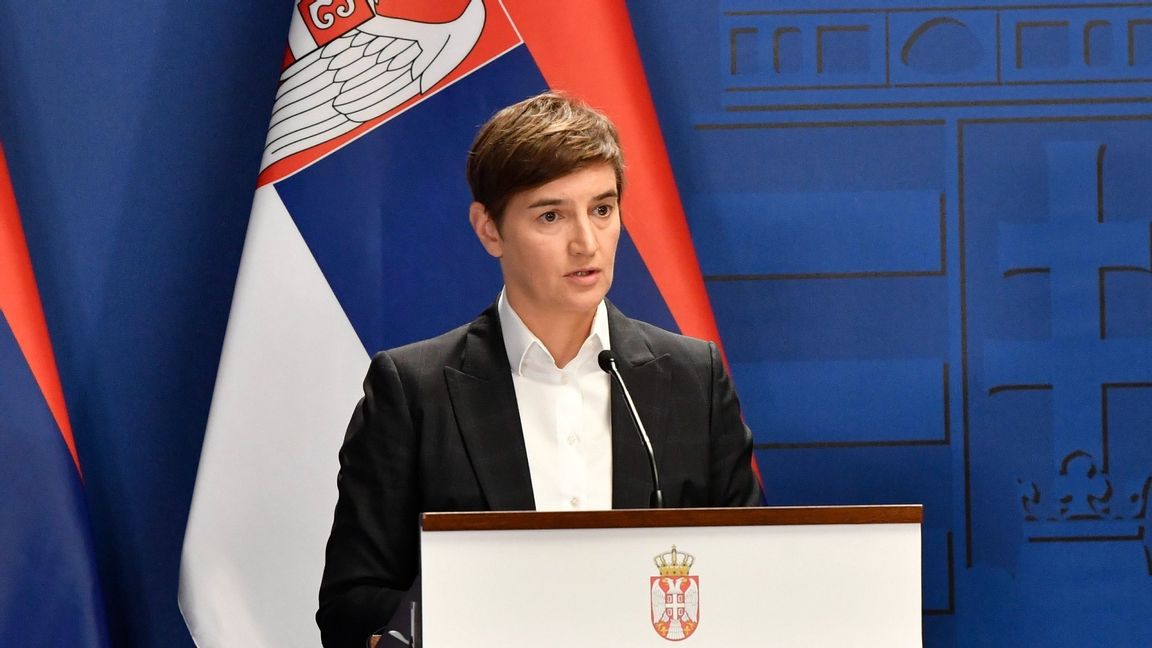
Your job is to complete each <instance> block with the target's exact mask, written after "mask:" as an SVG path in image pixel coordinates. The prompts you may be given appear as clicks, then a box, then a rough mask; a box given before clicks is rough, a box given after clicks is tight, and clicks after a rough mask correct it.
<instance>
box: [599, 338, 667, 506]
mask: <svg viewBox="0 0 1152 648" xmlns="http://www.w3.org/2000/svg"><path fill="white" fill-rule="evenodd" d="M596 360H597V361H599V362H600V368H601V369H603V370H604V372H605V373H607V374H608V375H609V376H612V380H613V382H615V383H616V384H617V385H619V386H620V392H621V393H622V394H624V405H625V406H626V408H627V409H628V416H629V417H631V419H632V425H634V426H635V427H636V433H637V434H639V435H640V442H641V443H643V444H644V450H645V451H647V453H648V467H649V468H651V469H652V498H651V500H650V501H649V506H651V507H652V508H664V493H662V492H661V491H660V473H659V472H657V470H656V453H654V452H652V440H651V439H649V438H648V431H647V430H645V429H644V423H642V422H641V421H640V414H639V413H638V412H637V411H636V403H633V402H632V394H630V393H628V387H627V386H626V385H625V384H624V377H623V376H621V375H620V370H619V369H617V368H616V354H614V353H612V350H611V349H604V350H603V351H601V352H600V355H599V356H597V358H596Z"/></svg>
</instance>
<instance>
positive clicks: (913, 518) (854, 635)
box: [421, 506, 922, 648]
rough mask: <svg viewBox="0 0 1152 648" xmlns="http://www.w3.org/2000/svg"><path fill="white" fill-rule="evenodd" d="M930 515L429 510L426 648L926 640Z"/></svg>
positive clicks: (914, 509)
mask: <svg viewBox="0 0 1152 648" xmlns="http://www.w3.org/2000/svg"><path fill="white" fill-rule="evenodd" d="M921 521H922V509H921V507H920V506H852V507H817V508H743V509H664V510H636V511H595V512H562V513H550V512H515V513H428V514H425V515H424V518H423V528H422V532H421V572H422V580H423V603H422V617H423V623H422V626H423V630H422V635H423V636H422V637H421V646H422V647H423V648H445V647H453V648H458V647H461V646H468V647H486V646H492V647H497V646H499V647H502V648H503V647H520V646H523V647H532V648H538V647H540V646H549V647H552V648H566V647H569V646H571V647H577V646H579V647H580V648H586V647H587V646H622V647H627V648H637V647H645V646H652V647H654V648H657V647H666V648H670V646H672V645H673V644H679V645H683V646H693V647H695V648H706V647H713V646H724V647H726V648H731V647H733V646H773V647H774V648H784V647H791V646H797V647H799V646H803V647H804V648H813V647H820V646H854V647H858V646H876V647H883V648H900V647H912V646H921V645H922V641H921V625H920V615H921V612H920V610H921V604H920V525H921ZM669 642H672V643H669Z"/></svg>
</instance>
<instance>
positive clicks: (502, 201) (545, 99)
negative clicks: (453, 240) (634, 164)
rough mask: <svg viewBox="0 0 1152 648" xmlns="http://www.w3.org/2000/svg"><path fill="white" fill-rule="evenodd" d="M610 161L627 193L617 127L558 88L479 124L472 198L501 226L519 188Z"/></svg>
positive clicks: (471, 159) (471, 161) (619, 188)
mask: <svg viewBox="0 0 1152 648" xmlns="http://www.w3.org/2000/svg"><path fill="white" fill-rule="evenodd" d="M599 162H607V163H609V164H611V165H612V167H613V169H614V170H615V171H616V192H617V193H618V194H620V193H622V192H623V191H624V156H623V154H622V153H621V150H620V137H619V135H617V133H616V127H615V126H613V125H612V122H611V121H609V119H608V118H607V117H605V116H604V115H603V114H602V113H600V112H599V111H597V110H595V109H594V108H592V107H590V106H588V105H587V104H585V103H583V102H581V101H578V100H576V99H573V98H571V97H569V96H567V95H565V94H562V93H558V92H545V93H543V94H539V95H536V96H535V97H529V98H527V99H525V100H523V101H520V102H518V103H515V104H512V105H511V106H508V107H507V108H504V109H502V110H500V111H499V112H497V113H496V114H495V115H493V116H492V118H491V119H489V120H488V122H487V123H486V124H484V125H483V126H481V127H480V131H479V132H478V133H477V134H476V139H475V140H473V142H472V148H471V149H470V150H469V151H468V185H469V187H471V189H472V199H473V200H475V201H476V202H478V203H480V204H481V205H484V208H485V209H486V210H488V214H489V217H490V218H492V220H494V221H495V222H496V224H497V225H499V224H500V221H501V218H502V217H503V215H504V208H505V207H507V206H508V201H509V200H510V199H511V198H512V196H513V195H514V194H516V193H517V192H520V191H523V190H525V189H531V188H533V187H538V186H540V185H542V184H545V183H548V182H551V181H553V180H555V179H556V178H559V177H562V176H565V175H568V174H569V173H572V172H573V171H577V170H579V169H581V168H583V167H586V166H588V165H590V164H596V163H599Z"/></svg>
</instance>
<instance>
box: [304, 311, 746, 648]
mask: <svg viewBox="0 0 1152 648" xmlns="http://www.w3.org/2000/svg"><path fill="white" fill-rule="evenodd" d="M608 331H609V336H610V337H611V343H612V348H613V351H614V352H615V353H616V358H617V364H618V365H619V367H620V373H621V374H622V375H623V376H624V381H625V383H626V384H627V385H628V389H629V390H630V391H631V393H632V398H633V400H634V401H635V403H636V408H637V409H638V410H639V413H640V418H641V420H643V421H644V425H645V427H646V428H647V430H648V433H649V435H650V436H651V438H652V447H653V450H654V451H655V454H656V463H657V466H658V467H659V470H660V485H661V489H662V490H663V492H664V502H665V506H668V507H700V506H755V505H756V504H757V503H758V502H759V498H760V491H759V487H758V486H757V483H756V480H755V478H754V477H753V475H752V470H751V453H752V438H751V434H750V433H749V431H748V428H747V427H745V425H744V423H743V421H742V420H741V416H740V404H739V402H738V400H737V398H736V393H735V391H733V389H732V385H731V382H730V381H729V378H728V374H727V372H726V371H725V369H724V366H723V364H722V363H721V360H720V354H719V352H718V351H717V349H716V345H715V344H713V343H711V342H705V341H702V340H696V339H692V338H688V337H684V336H681V335H676V334H674V333H669V332H668V331H665V330H663V329H660V328H657V327H655V326H652V325H650V324H645V323H643V322H639V321H636V320H632V319H629V318H627V317H625V316H624V315H622V314H621V313H620V311H618V310H617V309H616V308H615V307H614V306H612V305H611V304H608ZM337 483H338V486H339V491H340V496H339V500H338V502H337V504H336V513H335V519H334V522H333V524H332V534H331V536H330V537H329V539H328V548H327V553H326V561H325V565H324V577H323V581H322V582H321V586H320V609H319V611H318V612H317V614H316V622H317V624H318V625H319V626H320V632H321V636H322V638H323V643H324V645H325V646H326V647H328V648H334V647H337V646H339V647H344V646H347V647H349V648H361V647H362V646H363V645H364V641H365V639H366V638H367V636H368V635H369V634H371V633H372V632H373V631H374V630H377V629H378V628H380V627H381V626H382V625H384V624H385V623H387V622H388V620H389V618H390V617H391V615H392V613H393V611H394V610H395V609H396V606H397V605H398V604H399V601H400V597H401V596H402V595H403V592H404V591H405V590H407V589H408V588H409V587H410V586H411V584H412V582H413V580H414V579H415V578H416V576H417V573H418V571H419V517H420V514H421V513H422V512H424V511H489V510H492V511H516V510H533V509H535V508H536V506H535V502H534V500H533V495H532V480H531V476H530V474H529V471H528V456H527V452H526V451H525V448H524V436H523V432H522V430H521V427H520V415H519V410H518V408H517V405H516V391H515V388H514V387H513V383H512V370H511V368H510V366H509V364H508V354H507V352H506V351H505V348H504V339H503V335H502V333H501V330H500V318H499V316H498V314H497V309H496V306H495V305H493V306H491V307H489V308H488V309H487V310H486V311H484V313H483V314H482V315H480V317H479V318H477V319H476V320H474V321H473V322H472V323H470V324H467V325H465V326H461V327H459V328H457V329H455V330H453V331H449V332H448V333H445V334H444V335H441V336H439V337H436V338H433V339H430V340H424V341H422V342H417V343H415V344H410V345H407V346H404V347H400V348H397V349H392V350H389V351H382V352H380V353H378V354H376V356H375V357H374V358H373V359H372V364H371V366H370V367H369V369H368V376H367V378H365V380H364V398H363V399H362V400H361V401H360V403H359V405H357V407H356V411H355V413H354V414H353V416H352V421H351V423H350V424H349V426H348V432H347V434H346V435H345V437H344V445H343V447H342V448H341V450H340V475H339V477H338V479H337ZM651 491H652V482H651V477H650V475H649V467H648V459H647V456H646V454H645V452H644V450H643V447H642V445H641V442H640V440H639V438H638V437H637V434H636V432H635V430H634V428H633V427H632V423H631V421H629V419H628V413H627V410H626V409H625V406H624V404H623V399H622V398H621V396H620V394H619V390H618V389H616V388H613V389H612V507H613V508H645V507H647V506H648V502H649V496H650V494H651Z"/></svg>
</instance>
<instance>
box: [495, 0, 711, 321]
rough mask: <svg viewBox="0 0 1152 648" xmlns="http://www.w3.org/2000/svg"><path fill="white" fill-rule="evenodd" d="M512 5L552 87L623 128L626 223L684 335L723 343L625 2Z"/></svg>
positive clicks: (516, 1)
mask: <svg viewBox="0 0 1152 648" xmlns="http://www.w3.org/2000/svg"><path fill="white" fill-rule="evenodd" d="M504 4H505V6H506V7H507V8H508V11H509V13H510V15H511V16H512V22H513V23H514V24H515V25H516V28H517V29H518V30H519V32H520V35H521V37H522V38H523V39H524V42H525V44H526V45H527V46H528V49H529V51H530V52H531V53H532V57H533V58H534V59H535V60H536V64H537V65H538V66H539V67H540V71H541V73H542V74H543V75H544V78H545V80H547V81H548V85H549V86H551V87H553V88H556V89H559V90H564V91H567V92H570V93H571V94H573V95H574V96H577V97H580V98H581V99H583V100H585V101H587V102H588V103H589V104H591V105H593V106H595V107H596V108H598V109H600V110H602V111H604V112H605V113H606V114H608V116H609V117H611V119H612V121H614V122H615V123H616V125H617V126H618V127H619V128H620V137H621V139H622V143H623V146H624V157H625V161H626V163H627V165H628V172H627V174H628V185H627V188H626V190H625V194H624V202H623V205H622V209H623V214H624V225H625V227H626V228H627V229H628V233H629V234H630V235H631V236H632V240H633V241H634V242H635V243H636V247H637V249H638V250H639V252H640V256H641V257H642V258H643V259H644V263H645V265H647V266H648V271H649V272H651V273H652V279H653V280H654V281H655V282H656V286H657V288H659V290H660V294H661V295H662V296H663V297H664V301H665V303H667V304H668V309H669V311H670V312H671V313H672V317H673V318H674V319H675V320H676V324H677V325H678V326H679V327H680V331H681V332H682V333H684V334H685V335H691V336H693V337H698V338H704V339H707V340H715V341H717V343H719V339H720V336H719V333H718V331H717V329H716V321H715V319H714V318H713V316H712V306H711V304H710V303H709V301H708V294H707V292H706V291H705V289H704V280H703V278H702V277H701V275H700V266H699V263H698V262H697V260H696V250H695V248H694V247H693V246H692V237H691V235H690V234H689V232H688V223H687V221H686V220H685V218H684V209H683V207H682V206H681V204H680V196H679V193H678V192H677V190H676V181H675V179H674V178H673V176H672V167H671V166H670V165H669V163H668V154H667V152H666V150H665V148H664V138H663V135H662V134H661V133H660V125H659V122H658V121H657V119H656V109H655V107H654V106H653V104H652V98H651V96H650V95H649V92H648V81H647V79H646V77H645V76H644V68H643V67H642V65H641V61H640V52H639V50H638V49H637V47H636V40H635V38H634V37H633V35H632V23H631V21H630V19H629V18H628V11H627V8H626V7H625V6H624V2H623V0H588V1H587V2H572V3H562V4H557V3H551V2H539V1H538V0H504ZM564 12H569V13H570V14H571V15H568V16H565V15H561V14H563V13H564Z"/></svg>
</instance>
